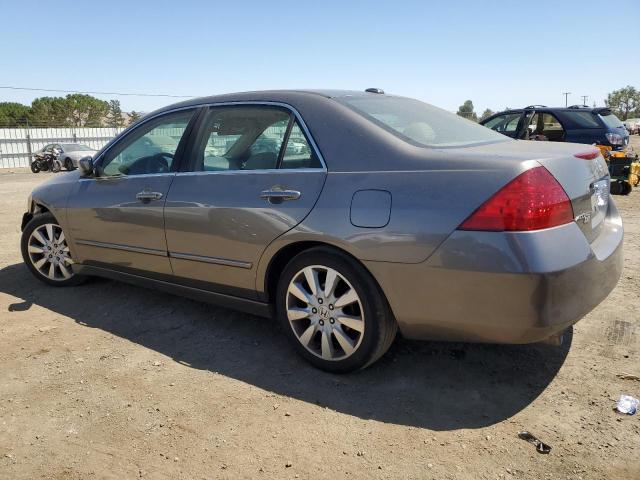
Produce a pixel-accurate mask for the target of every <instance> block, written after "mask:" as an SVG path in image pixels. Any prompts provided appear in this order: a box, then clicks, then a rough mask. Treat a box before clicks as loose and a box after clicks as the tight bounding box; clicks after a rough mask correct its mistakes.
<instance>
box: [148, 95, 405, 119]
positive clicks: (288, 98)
mask: <svg viewBox="0 0 640 480" xmlns="http://www.w3.org/2000/svg"><path fill="white" fill-rule="evenodd" d="M371 95H380V94H379V93H370V92H365V91H359V90H331V89H291V90H255V91H249V92H236V93H225V94H221V95H210V96H206V97H197V98H192V99H189V100H185V101H183V102H179V103H174V104H172V105H168V106H166V107H163V108H160V109H158V110H156V111H155V112H151V113H153V114H157V113H160V112H162V111H164V110H171V109H175V108H180V107H190V106H193V107H197V106H200V105H207V104H211V103H227V102H274V103H286V104H290V103H292V104H294V103H295V102H296V101H298V100H300V99H301V98H304V97H306V98H310V97H315V98H325V99H331V98H340V97H354V96H358V97H366V96H371ZM387 96H392V95H387Z"/></svg>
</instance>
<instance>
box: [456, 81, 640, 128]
mask: <svg viewBox="0 0 640 480" xmlns="http://www.w3.org/2000/svg"><path fill="white" fill-rule="evenodd" d="M604 104H605V105H606V106H607V107H608V108H610V109H611V111H612V112H613V113H614V115H615V116H616V117H618V118H619V119H620V120H623V121H624V120H627V119H628V118H640V91H639V90H637V89H636V88H635V87H632V86H631V85H627V86H626V87H623V88H620V89H618V90H614V91H613V92H611V93H609V94H608V95H607V98H606V100H605V101H604ZM504 110H509V107H506V108H505V109H504ZM456 113H457V114H458V115H460V116H461V117H464V118H468V119H469V120H473V121H474V122H480V121H482V120H484V119H485V118H489V117H490V116H491V115H493V114H494V113H495V112H494V111H493V110H491V109H490V108H487V109H486V110H485V111H484V112H482V115H480V116H479V117H478V114H477V113H476V112H475V111H474V107H473V102H472V101H471V100H466V101H465V102H464V103H463V104H462V105H460V107H458V111H457V112H456Z"/></svg>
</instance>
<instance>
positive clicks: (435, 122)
mask: <svg viewBox="0 0 640 480" xmlns="http://www.w3.org/2000/svg"><path fill="white" fill-rule="evenodd" d="M336 100H338V101H339V102H341V103H343V104H344V105H346V106H348V107H350V108H351V109H352V110H355V111H356V112H357V113H359V114H360V115H362V116H363V117H365V118H367V119H368V120H370V121H371V122H373V123H375V124H376V125H378V126H380V127H382V128H384V129H385V130H387V131H389V132H391V133H393V134H394V135H396V136H397V137H399V138H401V139H402V140H404V141H406V142H408V143H410V144H412V145H417V146H419V147H462V146H466V145H474V144H482V143H492V142H507V141H509V139H508V138H505V137H504V136H503V135H501V134H499V133H496V132H494V131H492V130H490V129H488V128H485V127H483V126H482V125H479V124H477V123H475V122H472V121H470V120H466V119H464V118H462V117H459V116H458V115H455V114H453V113H450V112H447V111H445V110H442V109H440V108H437V107H434V106H433V105H429V104H426V103H423V102H420V101H418V100H413V99H411V98H402V97H390V96H386V95H372V96H345V97H340V98H337V99H336Z"/></svg>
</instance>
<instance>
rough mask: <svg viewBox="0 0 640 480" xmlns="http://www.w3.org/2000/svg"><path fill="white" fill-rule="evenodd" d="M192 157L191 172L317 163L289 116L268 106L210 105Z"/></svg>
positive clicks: (280, 109) (302, 165)
mask: <svg viewBox="0 0 640 480" xmlns="http://www.w3.org/2000/svg"><path fill="white" fill-rule="evenodd" d="M193 158H194V162H195V163H194V165H193V169H194V170H195V171H228V170H270V169H276V168H305V167H315V166H318V167H319V166H320V163H319V161H318V160H317V159H316V156H315V154H314V153H312V149H311V148H310V146H309V142H308V141H307V139H306V137H305V136H304V134H303V132H302V130H301V129H300V127H299V126H298V123H297V121H296V120H295V119H294V117H293V115H292V114H291V113H290V112H289V111H288V110H286V109H283V108H280V107H275V106H269V105H233V106H228V107H225V106H220V107H211V108H210V109H209V111H208V112H207V116H206V117H205V119H204V121H203V126H202V128H201V129H200V132H199V134H198V136H197V139H196V141H195V145H194V154H193Z"/></svg>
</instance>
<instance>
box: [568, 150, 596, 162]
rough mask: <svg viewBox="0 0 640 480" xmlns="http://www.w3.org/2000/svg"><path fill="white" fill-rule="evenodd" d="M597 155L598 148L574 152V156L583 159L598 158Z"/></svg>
mask: <svg viewBox="0 0 640 480" xmlns="http://www.w3.org/2000/svg"><path fill="white" fill-rule="evenodd" d="M598 155H600V150H589V151H588V152H580V153H576V154H575V155H574V157H576V158H581V159H583V160H594V159H596V158H598Z"/></svg>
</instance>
